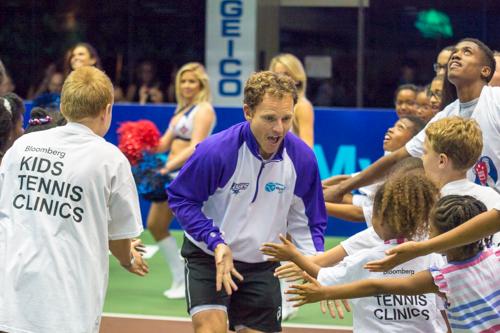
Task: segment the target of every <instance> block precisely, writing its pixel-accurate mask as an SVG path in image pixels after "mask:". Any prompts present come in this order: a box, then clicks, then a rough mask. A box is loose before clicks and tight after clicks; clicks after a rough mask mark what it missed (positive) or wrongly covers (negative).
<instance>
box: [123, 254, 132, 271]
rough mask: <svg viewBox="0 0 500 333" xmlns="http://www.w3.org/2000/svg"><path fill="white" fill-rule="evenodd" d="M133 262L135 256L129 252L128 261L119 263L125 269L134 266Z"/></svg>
mask: <svg viewBox="0 0 500 333" xmlns="http://www.w3.org/2000/svg"><path fill="white" fill-rule="evenodd" d="M134 262H135V257H134V256H133V255H132V253H131V254H130V262H129V263H128V264H122V263H120V265H121V266H122V267H123V268H125V269H130V268H131V267H132V266H134Z"/></svg>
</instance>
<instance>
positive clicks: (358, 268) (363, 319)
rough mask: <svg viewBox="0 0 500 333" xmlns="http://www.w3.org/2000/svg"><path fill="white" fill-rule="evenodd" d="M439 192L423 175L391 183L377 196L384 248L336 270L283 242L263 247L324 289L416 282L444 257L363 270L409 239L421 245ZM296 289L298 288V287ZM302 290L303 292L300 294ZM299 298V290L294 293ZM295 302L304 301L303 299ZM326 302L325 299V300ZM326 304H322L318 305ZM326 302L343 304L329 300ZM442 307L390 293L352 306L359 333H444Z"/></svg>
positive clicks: (428, 298)
mask: <svg viewBox="0 0 500 333" xmlns="http://www.w3.org/2000/svg"><path fill="white" fill-rule="evenodd" d="M438 195H439V193H438V190H437V188H436V187H435V186H434V185H433V184H432V183H431V182H430V181H429V180H428V179H426V178H425V177H424V176H423V175H422V174H421V173H411V172H410V173H407V174H406V175H402V176H398V177H394V178H391V179H389V180H388V181H387V182H385V183H384V184H383V185H382V186H381V187H380V188H379V190H378V191H377V193H376V194H375V200H374V207H373V208H374V210H373V226H374V228H375V230H376V232H377V234H378V235H379V237H380V238H381V239H382V240H384V243H381V244H380V245H378V246H376V247H375V248H372V249H367V250H363V251H359V252H358V253H355V254H354V255H351V256H348V257H346V258H345V259H344V260H343V261H341V262H340V263H339V264H338V265H336V266H334V267H327V268H322V267H320V266H318V265H316V264H315V263H313V262H312V261H311V260H309V259H308V258H307V257H305V256H303V255H301V254H300V253H299V252H298V251H297V250H296V249H295V247H294V246H293V245H292V244H291V243H290V242H288V241H287V240H285V239H283V240H282V241H283V244H272V243H267V244H264V245H263V248H262V251H263V253H264V254H267V255H270V256H271V257H272V259H271V260H276V259H280V260H291V261H293V262H294V263H295V264H297V265H298V266H299V267H301V268H302V269H304V270H305V271H306V272H307V273H309V274H310V275H312V276H314V277H317V278H318V280H319V283H321V284H322V285H325V286H330V285H337V284H345V283H351V282H353V281H356V280H359V279H364V278H393V277H407V276H412V275H413V274H415V273H416V272H418V271H421V270H425V269H428V268H429V267H431V266H434V265H440V264H442V258H441V256H439V255H430V256H425V257H421V258H419V259H417V260H412V261H410V262H408V263H406V264H404V265H400V266H398V267H396V268H395V269H393V270H391V271H390V272H386V273H371V272H369V271H367V270H365V269H363V266H364V265H365V264H366V263H367V262H369V261H371V260H373V258H382V257H383V256H384V255H385V254H384V251H386V250H387V249H389V248H391V247H393V246H395V245H397V244H400V243H402V242H405V241H406V240H408V239H419V238H421V237H423V236H424V235H426V234H427V232H428V221H429V214H430V211H431V208H432V207H433V205H434V203H435V202H436V200H437V198H438ZM293 288H296V289H297V288H298V287H297V286H293ZM300 290H301V289H300ZM290 292H291V293H295V291H294V290H292V291H290ZM298 297H299V298H297V297H296V298H293V299H294V300H303V298H304V296H303V295H299V296H298ZM321 299H323V298H321ZM321 299H317V300H316V301H319V300H321ZM324 299H340V297H329V298H324ZM441 304H442V303H441V302H440V301H439V300H438V298H437V297H436V295H433V294H424V295H419V296H416V297H402V296H398V295H392V294H390V293H387V294H383V293H381V294H380V295H377V296H373V297H369V298H362V299H356V300H353V301H352V307H353V312H354V316H353V325H354V331H355V332H402V331H403V330H404V331H407V332H426V333H428V332H444V331H446V328H445V326H446V325H445V324H444V319H443V316H442V314H441V311H440V310H441V308H442V306H441Z"/></svg>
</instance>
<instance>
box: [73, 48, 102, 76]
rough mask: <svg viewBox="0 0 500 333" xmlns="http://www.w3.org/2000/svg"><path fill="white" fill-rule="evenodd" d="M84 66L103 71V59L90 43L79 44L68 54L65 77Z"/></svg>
mask: <svg viewBox="0 0 500 333" xmlns="http://www.w3.org/2000/svg"><path fill="white" fill-rule="evenodd" d="M82 66H94V67H97V68H99V69H102V65H101V59H100V58H99V55H98V54H97V51H96V49H95V48H94V47H93V46H92V45H90V44H89V43H78V44H76V45H75V46H73V47H72V48H71V49H69V50H68V51H67V52H66V58H65V62H64V76H65V77H67V76H68V75H69V73H71V71H73V70H75V69H77V68H80V67H82Z"/></svg>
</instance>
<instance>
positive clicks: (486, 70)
mask: <svg viewBox="0 0 500 333" xmlns="http://www.w3.org/2000/svg"><path fill="white" fill-rule="evenodd" d="M490 74H491V67H490V66H483V67H482V68H481V78H483V79H486V78H487V77H488V76H490Z"/></svg>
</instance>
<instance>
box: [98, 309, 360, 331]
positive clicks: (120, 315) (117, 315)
mask: <svg viewBox="0 0 500 333" xmlns="http://www.w3.org/2000/svg"><path fill="white" fill-rule="evenodd" d="M102 316H103V317H110V318H126V319H148V320H169V321H184V322H188V321H189V322H190V321H191V318H188V317H169V316H153V315H137V314H126V313H107V312H105V313H103V314H102ZM281 326H283V327H295V328H317V329H326V330H327V329H337V330H352V326H339V325H315V324H287V323H284V324H281Z"/></svg>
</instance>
